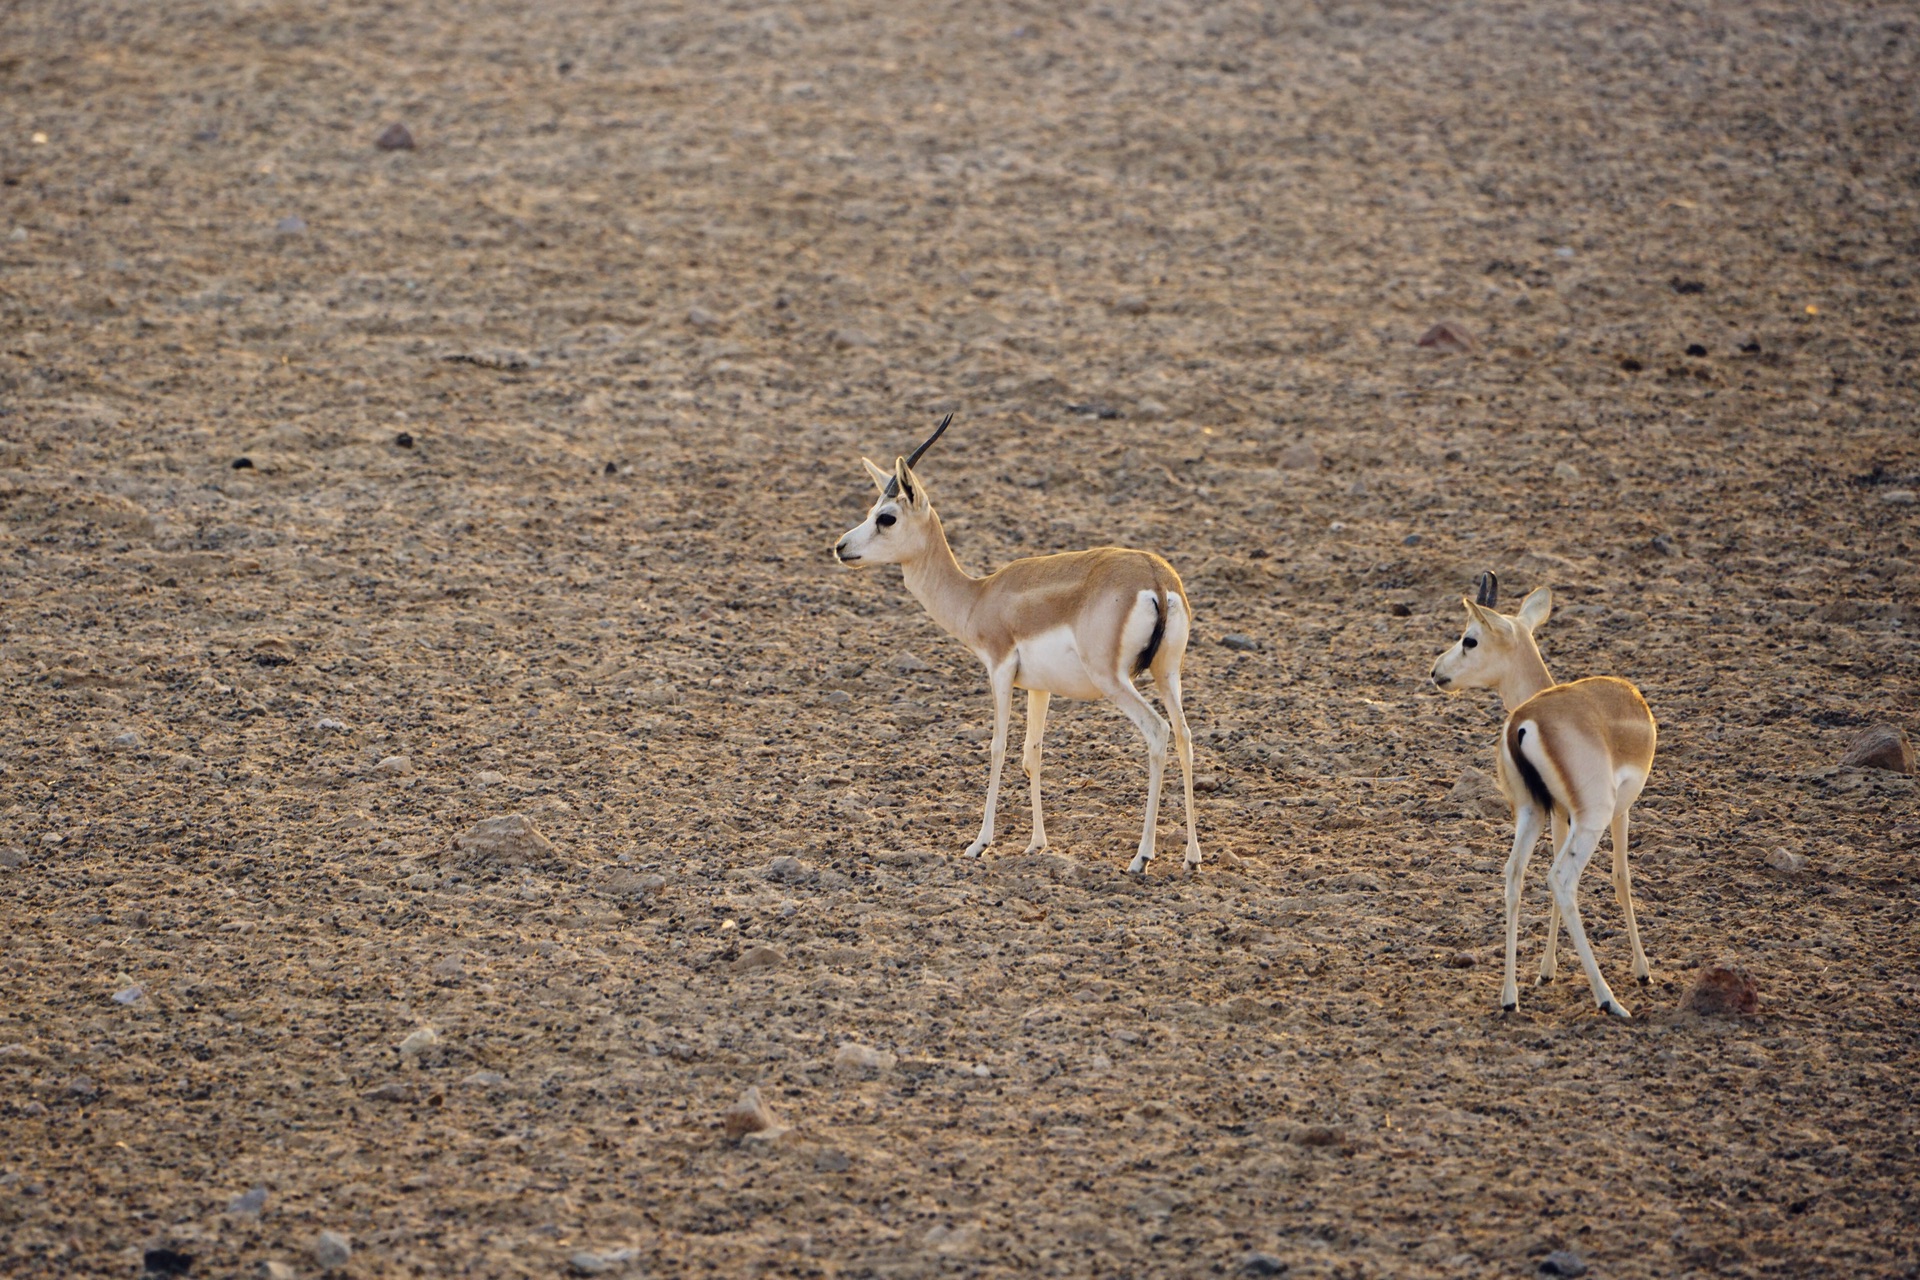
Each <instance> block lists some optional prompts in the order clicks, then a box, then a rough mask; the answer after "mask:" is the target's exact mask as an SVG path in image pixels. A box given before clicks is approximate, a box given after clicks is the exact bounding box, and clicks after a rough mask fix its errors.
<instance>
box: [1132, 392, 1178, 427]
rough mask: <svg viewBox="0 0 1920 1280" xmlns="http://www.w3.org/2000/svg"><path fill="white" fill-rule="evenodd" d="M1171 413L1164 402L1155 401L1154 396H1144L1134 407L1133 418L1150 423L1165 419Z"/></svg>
mask: <svg viewBox="0 0 1920 1280" xmlns="http://www.w3.org/2000/svg"><path fill="white" fill-rule="evenodd" d="M1171 412H1172V410H1170V409H1168V408H1167V405H1166V402H1165V401H1164V400H1155V399H1154V398H1153V397H1152V396H1142V397H1141V398H1140V399H1139V400H1136V401H1135V402H1134V405H1133V416H1134V417H1136V418H1145V419H1147V420H1148V421H1150V422H1152V421H1157V420H1159V419H1161V418H1164V417H1166V416H1167V414H1169V413H1171Z"/></svg>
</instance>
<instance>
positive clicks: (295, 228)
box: [247, 213, 307, 466]
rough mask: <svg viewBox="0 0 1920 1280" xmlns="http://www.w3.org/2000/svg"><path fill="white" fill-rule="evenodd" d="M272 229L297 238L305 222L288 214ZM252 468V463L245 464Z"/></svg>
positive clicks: (298, 216) (292, 214)
mask: <svg viewBox="0 0 1920 1280" xmlns="http://www.w3.org/2000/svg"><path fill="white" fill-rule="evenodd" d="M273 229H274V230H275V231H277V232H279V233H280V234H281V235H283V236H297V235H299V234H300V233H301V232H303V231H305V230H306V229H307V220H306V219H305V218H303V217H301V216H300V215H299V214H297V213H290V214H288V215H287V216H286V217H284V218H282V219H280V221H278V222H276V223H274V224H273ZM247 465H248V466H252V465H253V463H251V462H249V463H247Z"/></svg>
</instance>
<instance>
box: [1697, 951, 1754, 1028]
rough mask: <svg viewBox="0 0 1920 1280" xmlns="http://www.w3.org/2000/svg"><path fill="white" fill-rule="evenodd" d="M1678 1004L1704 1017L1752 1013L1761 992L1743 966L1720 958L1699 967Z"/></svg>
mask: <svg viewBox="0 0 1920 1280" xmlns="http://www.w3.org/2000/svg"><path fill="white" fill-rule="evenodd" d="M1680 1007H1681V1008H1682V1009H1686V1010H1688V1011H1690V1012H1693V1013H1698V1014H1702V1015H1704V1016H1707V1017H1712V1016H1715V1015H1717V1014H1739V1013H1753V1012H1754V1011H1755V1010H1757V1009H1759V1007H1760V993H1759V992H1758V991H1757V990H1756V989H1755V988H1754V985H1753V979H1752V977H1750V976H1749V975H1748V973H1747V971H1746V970H1745V969H1743V968H1741V967H1740V966H1739V965H1737V964H1733V963H1731V962H1724V961H1723V962H1720V963H1716V964H1706V965H1701V966H1700V972H1699V973H1697V974H1695V975H1694V979H1693V985H1692V986H1691V987H1689V988H1687V994H1686V995H1685V996H1683V997H1681V1000H1680Z"/></svg>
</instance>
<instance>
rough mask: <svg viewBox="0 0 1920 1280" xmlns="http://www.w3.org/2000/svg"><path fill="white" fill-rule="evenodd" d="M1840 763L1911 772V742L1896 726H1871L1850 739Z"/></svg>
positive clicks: (1912, 765)
mask: <svg viewBox="0 0 1920 1280" xmlns="http://www.w3.org/2000/svg"><path fill="white" fill-rule="evenodd" d="M1840 763H1841V764H1843V765H1849V764H1850V765H1854V766H1857V767H1859V768H1863V769H1885V770H1888V771H1889V772H1892V773H1904V774H1909V775H1911V774H1912V773H1913V771H1914V757H1913V743H1912V741H1911V740H1909V739H1908V737H1907V731H1906V730H1905V729H1902V728H1901V727H1900V726H1898V725H1892V724H1876V725H1872V726H1870V727H1868V728H1866V729H1864V730H1862V731H1861V733H1860V736H1859V737H1857V738H1855V739H1854V740H1853V745H1852V746H1850V747H1848V748H1847V753H1846V754H1845V755H1843V756H1841V757H1840Z"/></svg>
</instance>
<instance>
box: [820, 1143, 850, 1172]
mask: <svg viewBox="0 0 1920 1280" xmlns="http://www.w3.org/2000/svg"><path fill="white" fill-rule="evenodd" d="M851 1168H853V1161H852V1160H850V1159H848V1158H847V1153H846V1152H844V1151H835V1150H833V1149H832V1148H828V1149H827V1150H825V1151H822V1152H821V1153H820V1154H819V1155H817V1156H815V1157H814V1158H813V1171H814V1172H815V1173H845V1172H846V1171H847V1170H849V1169H851Z"/></svg>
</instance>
